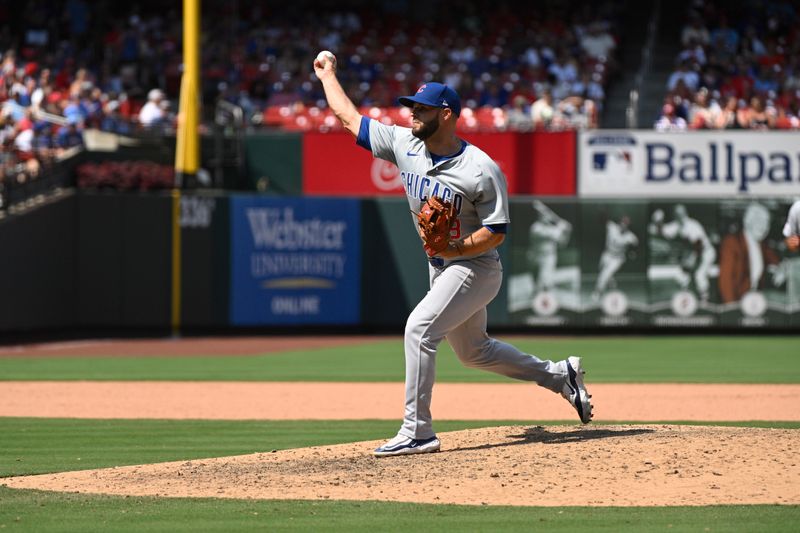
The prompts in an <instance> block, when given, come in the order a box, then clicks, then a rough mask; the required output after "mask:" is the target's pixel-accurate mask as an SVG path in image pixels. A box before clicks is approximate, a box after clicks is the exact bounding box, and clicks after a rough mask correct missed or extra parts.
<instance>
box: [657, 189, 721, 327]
mask: <svg viewBox="0 0 800 533" xmlns="http://www.w3.org/2000/svg"><path fill="white" fill-rule="evenodd" d="M649 212H650V216H649V223H648V225H647V232H648V252H649V253H648V266H647V279H648V284H649V292H650V312H651V315H650V320H651V324H652V325H654V326H664V327H673V326H674V327H685V326H689V327H694V326H714V325H716V324H717V323H718V316H717V308H718V305H717V304H718V303H719V290H718V277H719V263H718V257H717V246H716V243H718V242H719V230H718V228H719V224H718V218H717V204H716V203H712V202H683V201H678V200H672V201H665V202H653V203H650V205H649Z"/></svg>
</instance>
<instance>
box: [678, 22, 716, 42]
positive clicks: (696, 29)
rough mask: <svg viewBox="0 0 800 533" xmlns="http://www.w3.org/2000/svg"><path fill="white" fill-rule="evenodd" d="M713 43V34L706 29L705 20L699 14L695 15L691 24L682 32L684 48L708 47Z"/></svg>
mask: <svg viewBox="0 0 800 533" xmlns="http://www.w3.org/2000/svg"><path fill="white" fill-rule="evenodd" d="M709 42H711V34H710V33H709V31H708V28H706V26H705V23H704V22H703V18H702V17H701V16H700V15H699V14H694V15H692V16H691V18H690V20H689V24H687V25H686V26H684V27H683V30H682V31H681V44H682V45H683V46H684V47H687V48H688V47H690V46H692V45H700V46H707V45H708V43H709Z"/></svg>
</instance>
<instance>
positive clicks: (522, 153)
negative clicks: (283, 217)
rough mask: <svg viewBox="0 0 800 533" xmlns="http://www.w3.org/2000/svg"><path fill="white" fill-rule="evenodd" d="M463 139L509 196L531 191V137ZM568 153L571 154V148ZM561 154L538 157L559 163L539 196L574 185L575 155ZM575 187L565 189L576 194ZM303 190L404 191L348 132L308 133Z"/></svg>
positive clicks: (394, 173) (566, 141) (396, 176)
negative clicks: (484, 157) (485, 158)
mask: <svg viewBox="0 0 800 533" xmlns="http://www.w3.org/2000/svg"><path fill="white" fill-rule="evenodd" d="M459 136H460V137H462V138H463V139H464V140H466V141H467V142H469V143H473V144H474V145H475V146H477V147H478V148H480V149H481V150H483V151H484V152H486V153H487V154H488V155H489V157H491V158H492V159H493V160H494V161H495V162H496V163H497V165H498V166H499V167H500V170H502V171H503V173H504V174H505V176H506V180H507V182H508V192H509V194H517V193H520V192H527V190H528V189H530V187H531V183H530V181H531V176H530V172H531V170H530V169H531V162H530V158H531V153H532V150H531V147H530V146H528V145H525V144H524V143H523V142H522V140H523V139H527V138H528V137H525V136H521V135H520V134H517V133H511V132H502V133H480V132H474V133H463V134H459ZM555 145H558V146H571V145H572V138H562V137H558V139H556V140H555V141H553V142H550V143H549V144H548V145H547V146H548V147H551V146H555ZM564 151H566V152H567V153H568V154H570V153H569V151H568V150H562V152H564ZM560 153H561V152H559V151H557V150H554V149H551V150H549V154H548V153H542V154H541V155H540V156H537V157H541V158H543V159H544V160H546V161H548V162H549V161H551V159H555V160H557V162H558V164H557V165H550V166H551V167H552V168H551V169H550V171H549V173H548V174H547V175H546V176H545V172H544V171H542V176H543V177H542V178H541V179H542V181H543V185H542V187H541V188H540V190H538V191H537V192H539V193H541V194H552V193H559V194H566V193H565V192H563V191H561V190H558V191H555V190H554V189H555V186H554V185H552V184H551V182H552V183H568V184H572V183H573V182H574V172H573V170H574V169H573V167H572V164H573V162H572V160H571V157H567V158H564V157H560ZM570 155H571V154H570ZM550 158H551V159H550ZM545 177H546V178H547V179H545ZM548 180H549V181H548ZM570 187H571V185H569V186H568V187H567V189H566V190H567V191H569V192H570V193H571V192H574V191H573V190H572V189H571V188H570ZM303 192H304V193H305V194H315V195H320V194H324V195H335V196H346V195H351V196H387V195H390V196H395V195H397V196H399V195H403V194H404V192H405V191H404V189H403V182H402V179H401V177H400V170H399V169H398V168H397V166H395V165H394V164H392V163H390V162H388V161H384V160H383V159H376V158H374V157H373V156H372V153H371V152H370V151H369V150H365V149H364V148H361V147H360V146H358V145H356V143H355V139H353V136H352V135H350V134H349V133H341V132H336V133H318V132H308V133H306V134H304V136H303Z"/></svg>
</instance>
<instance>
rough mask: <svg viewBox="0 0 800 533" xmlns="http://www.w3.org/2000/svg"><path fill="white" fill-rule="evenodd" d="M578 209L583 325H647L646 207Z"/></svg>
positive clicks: (586, 205)
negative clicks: (579, 211)
mask: <svg viewBox="0 0 800 533" xmlns="http://www.w3.org/2000/svg"><path fill="white" fill-rule="evenodd" d="M580 206H581V246H580V249H581V281H582V285H581V289H582V290H581V300H582V302H583V309H584V315H583V316H584V324H586V325H592V326H601V327H618V326H630V325H641V324H647V323H648V317H647V315H648V312H649V307H648V305H649V298H648V282H647V247H646V244H647V223H648V221H647V216H648V213H647V205H646V204H645V203H644V202H613V203H610V202H599V201H584V202H581V204H580Z"/></svg>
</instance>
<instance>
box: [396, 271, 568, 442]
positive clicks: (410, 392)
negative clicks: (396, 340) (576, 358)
mask: <svg viewBox="0 0 800 533" xmlns="http://www.w3.org/2000/svg"><path fill="white" fill-rule="evenodd" d="M502 279H503V269H502V267H501V265H500V262H499V261H497V260H495V259H494V258H491V257H481V258H477V259H473V260H471V261H463V262H456V263H451V264H450V265H448V266H447V267H445V268H444V269H436V268H434V267H432V266H431V267H430V280H431V281H430V284H431V288H430V290H429V291H428V294H426V295H425V297H424V298H423V299H422V301H420V302H419V304H417V307H416V308H415V309H414V311H412V312H411V315H409V317H408V321H407V323H406V331H405V356H406V405H405V416H404V419H403V426H402V427H401V429H400V432H399V433H400V434H401V435H404V436H406V437H410V438H414V439H427V438H430V437H432V436H433V435H434V434H435V433H434V431H433V424H432V417H431V395H432V392H433V383H434V380H435V378H436V349H437V347H438V346H439V343H440V342H441V341H442V339H444V338H447V341H448V342H449V343H450V346H452V348H453V351H455V353H456V355H457V356H458V358H459V359H460V360H461V362H462V363H463V364H464V365H466V366H469V367H475V368H481V369H483V370H488V371H490V372H495V373H497V374H502V375H504V376H508V377H511V378H514V379H519V380H523V381H534V382H536V383H538V384H539V385H541V386H542V387H545V388H547V389H550V390H552V391H554V392H561V389H562V387H563V386H564V382H565V381H566V379H567V366H566V361H558V362H552V361H543V360H541V359H538V358H537V357H535V356H532V355H529V354H525V353H522V352H521V351H519V350H518V349H517V348H515V347H514V346H512V345H510V344H507V343H505V342H501V341H498V340H496V339H492V338H490V337H489V335H488V334H487V333H486V306H487V305H488V304H489V302H491V301H492V300H493V299H494V297H495V296H497V293H498V291H499V290H500V284H501V282H502Z"/></svg>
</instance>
